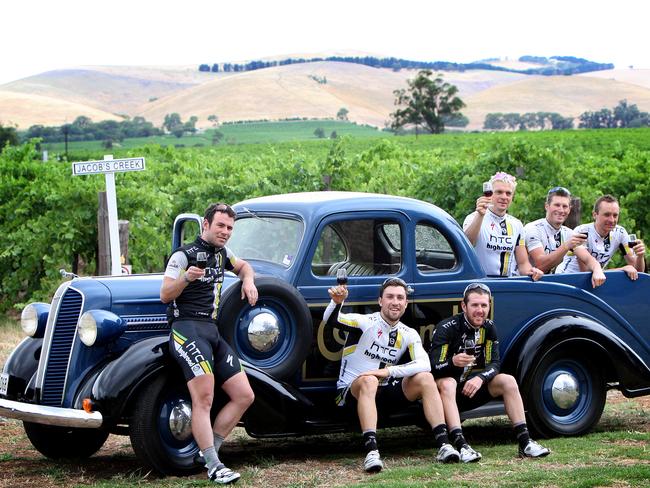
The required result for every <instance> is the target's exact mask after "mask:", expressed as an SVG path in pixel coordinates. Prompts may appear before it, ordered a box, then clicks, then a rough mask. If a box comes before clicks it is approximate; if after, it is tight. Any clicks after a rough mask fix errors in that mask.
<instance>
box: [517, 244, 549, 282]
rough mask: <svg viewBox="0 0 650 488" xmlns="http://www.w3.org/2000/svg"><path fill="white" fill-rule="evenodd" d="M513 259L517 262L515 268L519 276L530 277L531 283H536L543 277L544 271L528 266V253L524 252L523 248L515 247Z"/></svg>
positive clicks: (524, 248)
mask: <svg viewBox="0 0 650 488" xmlns="http://www.w3.org/2000/svg"><path fill="white" fill-rule="evenodd" d="M515 259H516V260H517V268H518V269H519V274H520V275H522V276H530V277H531V278H532V279H533V281H537V280H539V279H540V278H541V277H542V276H544V271H542V270H541V269H539V268H536V267H535V266H533V265H532V264H530V260H529V259H528V251H526V247H525V246H516V247H515Z"/></svg>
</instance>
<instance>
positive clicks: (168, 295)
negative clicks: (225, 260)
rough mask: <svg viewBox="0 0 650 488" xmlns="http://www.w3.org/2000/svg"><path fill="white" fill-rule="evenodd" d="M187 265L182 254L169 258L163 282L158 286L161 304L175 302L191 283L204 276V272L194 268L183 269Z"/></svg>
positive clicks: (177, 253)
mask: <svg viewBox="0 0 650 488" xmlns="http://www.w3.org/2000/svg"><path fill="white" fill-rule="evenodd" d="M187 264H188V263H187V258H186V257H185V254H183V253H182V252H175V253H174V254H173V255H172V256H171V257H170V258H169V262H168V263H167V268H166V269H165V276H163V282H162V285H160V300H161V301H162V302H163V303H169V302H171V301H173V300H176V298H178V296H179V295H180V294H181V293H183V290H184V289H185V287H186V286H187V285H188V284H189V283H190V282H191V281H194V280H196V279H198V278H200V277H201V276H203V275H204V274H205V270H203V269H201V268H197V267H196V266H190V267H189V268H188V269H185V267H186V266H187Z"/></svg>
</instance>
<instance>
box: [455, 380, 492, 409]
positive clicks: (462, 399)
mask: <svg viewBox="0 0 650 488" xmlns="http://www.w3.org/2000/svg"><path fill="white" fill-rule="evenodd" d="M463 386H465V383H458V385H456V405H457V406H458V411H459V412H466V411H467V410H472V409H473V408H478V407H480V406H482V405H485V404H486V403H487V402H489V401H491V400H494V397H493V396H492V395H490V390H489V389H488V382H487V381H484V382H483V384H482V385H481V387H480V388H479V389H478V390H477V391H476V393H474V396H473V397H472V398H470V397H468V396H467V395H463Z"/></svg>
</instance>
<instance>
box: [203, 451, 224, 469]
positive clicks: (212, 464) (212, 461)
mask: <svg viewBox="0 0 650 488" xmlns="http://www.w3.org/2000/svg"><path fill="white" fill-rule="evenodd" d="M202 452H203V458H204V459H205V467H206V468H207V469H208V473H209V472H210V471H212V470H213V469H219V464H220V461H219V456H217V451H215V450H214V446H210V447H208V448H207V449H203V451H202Z"/></svg>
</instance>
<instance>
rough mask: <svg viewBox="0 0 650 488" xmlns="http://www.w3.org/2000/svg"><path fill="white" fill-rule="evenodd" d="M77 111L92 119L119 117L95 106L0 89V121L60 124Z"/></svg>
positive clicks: (70, 120)
mask: <svg viewBox="0 0 650 488" xmlns="http://www.w3.org/2000/svg"><path fill="white" fill-rule="evenodd" d="M79 115H86V116H88V117H90V118H91V119H92V120H96V121H100V120H121V118H120V117H118V116H116V115H114V114H112V113H109V112H106V111H104V110H100V109H98V108H95V107H91V106H88V105H84V104H82V103H76V102H72V101H68V100H62V99H58V98H52V97H46V96H42V95H33V94H25V93H17V92H11V91H0V122H2V124H3V125H17V126H18V127H19V128H21V129H26V128H28V127H29V126H31V125H36V124H41V125H63V124H65V123H67V122H72V121H73V120H74V119H75V118H77V117H78V116H79Z"/></svg>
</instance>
